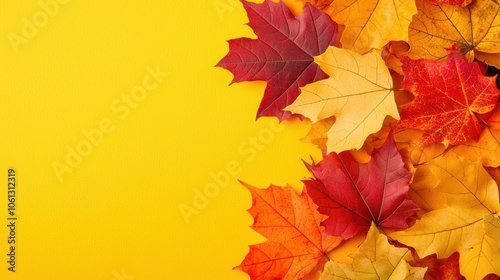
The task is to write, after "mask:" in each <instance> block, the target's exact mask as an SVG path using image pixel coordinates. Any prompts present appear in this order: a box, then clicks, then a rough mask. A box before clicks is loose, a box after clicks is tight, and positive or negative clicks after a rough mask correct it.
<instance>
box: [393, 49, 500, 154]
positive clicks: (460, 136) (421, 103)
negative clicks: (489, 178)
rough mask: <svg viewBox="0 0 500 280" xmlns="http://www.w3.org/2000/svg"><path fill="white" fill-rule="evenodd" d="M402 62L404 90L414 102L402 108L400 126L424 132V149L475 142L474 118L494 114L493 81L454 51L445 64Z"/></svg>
mask: <svg viewBox="0 0 500 280" xmlns="http://www.w3.org/2000/svg"><path fill="white" fill-rule="evenodd" d="M401 61H402V62H403V72H404V74H405V79H404V81H403V87H404V88H405V89H406V90H408V91H410V92H412V93H413V95H415V99H414V100H413V101H412V102H410V103H408V104H405V105H403V106H402V107H401V109H402V110H401V114H400V115H401V121H399V126H402V127H409V128H417V129H421V130H423V131H424V134H423V141H422V142H423V144H424V145H427V144H435V143H441V142H443V143H445V144H452V145H457V144H461V143H464V142H466V141H467V140H469V139H473V140H478V138H479V135H480V133H481V130H482V127H481V124H482V121H481V120H480V119H479V118H478V116H477V115H478V114H485V113H488V112H490V111H491V110H493V108H494V107H495V105H496V102H497V100H498V96H499V95H500V90H498V89H497V88H496V85H495V77H486V76H484V75H483V74H482V73H481V69H480V67H479V64H478V63H476V62H473V63H468V62H467V61H465V59H464V58H463V57H462V56H461V55H460V54H459V53H458V51H457V50H452V51H451V53H450V55H449V56H448V59H447V60H446V61H445V62H438V61H433V60H426V59H419V60H411V59H409V58H408V57H403V58H402V59H401Z"/></svg>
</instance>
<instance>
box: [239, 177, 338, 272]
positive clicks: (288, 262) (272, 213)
mask: <svg viewBox="0 0 500 280" xmlns="http://www.w3.org/2000/svg"><path fill="white" fill-rule="evenodd" d="M243 185H244V186H245V187H246V188H247V189H248V190H249V191H250V193H251V194H252V201H253V202H252V207H251V208H250V210H248V212H249V213H250V214H251V215H252V216H253V217H254V224H253V225H252V228H253V229H254V230H255V231H257V232H259V233H260V234H262V235H263V236H264V237H266V238H267V241H266V242H265V243H261V244H257V245H252V246H250V252H249V253H248V254H247V256H246V257H245V259H244V260H243V262H242V263H241V264H240V265H239V266H237V267H236V269H239V270H242V271H244V272H246V273H248V275H250V278H251V279H252V280H254V279H259V280H267V279H300V278H302V277H304V276H306V275H308V274H309V273H310V272H311V270H313V269H314V268H315V267H316V266H317V265H318V264H319V263H321V262H325V261H327V260H328V257H327V255H326V253H328V252H329V251H331V250H332V249H333V248H335V247H337V246H338V245H339V244H340V242H341V241H342V238H339V237H334V236H323V235H322V228H321V227H320V222H321V221H322V220H323V219H324V216H323V215H322V214H320V213H318V211H316V205H315V204H314V203H313V202H312V201H311V199H310V198H309V197H308V196H307V195H306V194H305V193H302V194H300V195H298V194H297V193H296V192H295V191H294V190H293V189H292V188H291V187H289V186H287V187H283V188H282V187H277V186H272V185H271V186H270V187H269V188H267V189H257V188H254V187H252V186H249V185H247V184H244V183H243Z"/></svg>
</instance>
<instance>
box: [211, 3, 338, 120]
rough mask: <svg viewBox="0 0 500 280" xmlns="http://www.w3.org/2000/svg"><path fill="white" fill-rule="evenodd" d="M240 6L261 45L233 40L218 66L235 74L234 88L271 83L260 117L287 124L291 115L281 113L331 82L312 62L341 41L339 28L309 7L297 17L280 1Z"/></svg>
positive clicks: (312, 7)
mask: <svg viewBox="0 0 500 280" xmlns="http://www.w3.org/2000/svg"><path fill="white" fill-rule="evenodd" d="M241 2H242V3H243V6H244V7H245V10H246V11H247V14H248V18H249V20H250V22H249V25H250V27H252V29H253V30H254V32H255V34H256V35H257V36H258V39H249V38H239V39H234V40H229V41H228V42H229V53H228V54H227V55H226V56H225V57H224V58H223V59H222V60H221V61H220V62H219V63H218V64H217V65H216V66H219V67H223V68H225V69H227V70H229V71H231V72H232V73H233V75H234V79H233V81H232V82H231V83H234V82H242V81H256V80H262V81H267V82H268V83H267V87H266V89H265V92H264V97H263V99H262V102H261V104H260V107H259V110H258V112H257V117H262V116H277V117H278V118H279V119H280V120H284V119H286V118H288V117H290V115H291V113H290V112H288V111H283V110H282V109H283V108H285V107H286V106H288V105H290V104H291V103H293V101H295V99H296V98H297V96H298V95H299V94H300V89H299V87H301V86H305V85H306V84H308V83H312V82H315V81H318V80H321V79H326V78H328V75H327V74H326V73H324V72H323V71H322V70H321V69H320V68H319V66H318V65H317V64H316V63H314V58H313V56H317V55H320V54H321V53H323V52H324V51H325V50H326V48H327V47H328V45H333V44H334V43H335V42H336V41H337V39H338V33H337V24H336V23H334V22H333V21H332V20H331V18H330V17H329V16H328V15H327V14H325V13H324V12H322V11H321V10H319V9H317V8H315V7H314V6H312V5H310V4H309V3H307V4H306V5H305V6H304V9H303V12H302V14H301V15H300V16H298V17H295V16H294V15H293V14H292V13H291V12H290V10H289V8H288V7H287V6H286V5H285V4H284V3H283V2H281V1H280V2H279V3H273V2H272V1H270V0H265V1H264V3H262V4H255V3H250V2H246V1H245V0H242V1H241Z"/></svg>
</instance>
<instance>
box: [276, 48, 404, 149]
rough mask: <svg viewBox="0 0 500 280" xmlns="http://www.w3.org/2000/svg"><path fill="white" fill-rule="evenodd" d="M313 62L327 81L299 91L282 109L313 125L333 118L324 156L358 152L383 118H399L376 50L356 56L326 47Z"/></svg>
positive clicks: (390, 80) (386, 73)
mask: <svg viewBox="0 0 500 280" xmlns="http://www.w3.org/2000/svg"><path fill="white" fill-rule="evenodd" d="M314 60H315V62H316V63H318V64H319V65H320V67H321V69H322V70H323V71H325V72H326V73H327V74H328V75H329V76H330V78H328V79H326V80H321V81H318V82H315V83H312V84H309V85H306V86H305V87H303V88H301V94H300V95H299V97H298V98H297V99H296V100H295V102H294V103H293V104H291V105H289V106H288V107H286V108H285V110H288V111H291V112H293V113H298V114H302V115H303V116H306V117H307V118H309V119H310V120H311V121H312V122H313V123H316V122H318V121H321V120H324V119H327V118H330V117H332V116H335V118H336V122H335V123H334V124H333V125H332V126H331V128H330V129H329V130H328V133H327V136H328V140H327V143H326V146H327V152H328V153H330V152H332V151H334V152H337V153H340V152H342V151H345V150H350V149H359V148H361V146H363V142H364V140H365V139H366V137H367V136H368V135H370V134H372V133H375V132H377V131H378V130H379V129H380V128H381V127H382V124H383V122H384V119H385V117H386V116H392V117H393V118H395V119H399V113H398V109H397V106H396V102H395V101H394V89H393V83H392V78H391V75H390V73H389V70H388V68H387V66H386V65H385V63H384V61H383V60H382V58H381V54H380V51H373V52H370V53H367V54H365V55H360V54H358V53H355V52H353V51H350V50H346V49H339V48H336V47H329V48H328V49H327V51H326V52H325V53H323V54H322V55H320V56H317V57H315V59H314Z"/></svg>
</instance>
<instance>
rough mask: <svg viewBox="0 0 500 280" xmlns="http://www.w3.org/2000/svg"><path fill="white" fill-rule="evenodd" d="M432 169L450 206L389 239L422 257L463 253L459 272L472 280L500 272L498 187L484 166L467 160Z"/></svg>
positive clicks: (441, 161) (433, 164) (440, 161)
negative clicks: (411, 248) (410, 248)
mask: <svg viewBox="0 0 500 280" xmlns="http://www.w3.org/2000/svg"><path fill="white" fill-rule="evenodd" d="M429 167H430V168H431V170H432V172H433V173H435V174H436V176H437V177H438V178H439V180H440V184H439V185H438V187H436V188H434V191H436V192H437V193H441V194H444V195H445V197H446V200H447V204H448V205H449V206H448V207H446V208H443V209H438V210H434V211H430V212H428V213H426V214H424V215H422V217H421V219H420V220H419V221H417V222H416V223H415V225H413V226H412V227H411V228H409V229H407V230H404V231H399V232H393V233H390V234H389V235H390V236H391V237H392V238H393V239H395V240H397V241H398V242H401V243H403V244H405V245H407V246H411V247H413V248H415V250H416V251H417V252H418V254H419V255H420V256H427V255H430V254H436V255H437V257H438V258H447V257H449V256H450V255H451V254H452V253H454V252H459V253H460V273H461V274H462V275H464V276H465V277H466V278H467V279H481V277H484V276H485V275H486V274H488V273H497V274H498V273H500V243H499V242H498V241H497V239H498V236H500V217H499V216H498V211H499V210H500V203H499V202H498V188H497V185H496V184H495V182H494V181H493V180H492V179H491V177H490V176H489V175H488V173H487V172H486V171H485V170H484V168H483V167H482V166H481V164H480V163H478V162H475V163H472V162H470V161H468V160H467V159H464V158H459V157H453V158H451V157H450V158H443V157H440V158H437V159H435V160H432V161H430V162H429Z"/></svg>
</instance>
